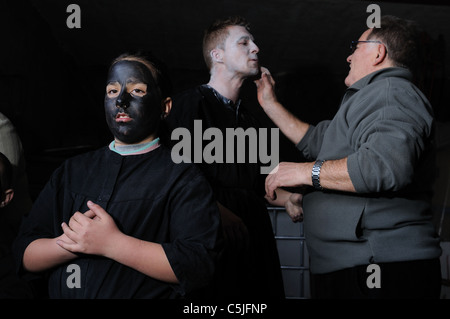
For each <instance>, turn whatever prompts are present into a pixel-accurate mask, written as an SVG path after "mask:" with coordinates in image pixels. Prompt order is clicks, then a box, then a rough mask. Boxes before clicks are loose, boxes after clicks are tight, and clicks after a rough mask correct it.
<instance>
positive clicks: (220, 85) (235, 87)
mask: <svg viewBox="0 0 450 319" xmlns="http://www.w3.org/2000/svg"><path fill="white" fill-rule="evenodd" d="M243 82H244V79H242V78H239V77H231V76H229V77H226V76H221V75H219V74H215V73H212V74H211V78H210V79H209V82H208V85H209V86H211V87H212V88H214V89H215V90H216V91H217V92H219V93H220V94H221V95H223V96H224V97H226V98H227V99H230V100H232V101H233V102H234V103H236V102H237V100H238V99H239V92H240V90H241V86H242V84H243Z"/></svg>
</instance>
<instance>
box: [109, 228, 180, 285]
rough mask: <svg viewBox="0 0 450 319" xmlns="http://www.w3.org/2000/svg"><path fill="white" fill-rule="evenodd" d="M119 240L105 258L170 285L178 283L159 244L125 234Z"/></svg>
mask: <svg viewBox="0 0 450 319" xmlns="http://www.w3.org/2000/svg"><path fill="white" fill-rule="evenodd" d="M118 236H119V237H120V238H118V240H116V241H115V243H116V244H115V245H114V247H113V248H112V249H110V251H109V252H107V253H106V257H108V258H111V259H113V260H115V261H117V262H119V263H121V264H123V265H126V266H128V267H131V268H133V269H135V270H137V271H139V272H142V273H143V274H145V275H147V276H149V277H152V278H155V279H158V280H161V281H165V282H170V283H178V279H177V277H176V276H175V274H174V272H173V270H172V267H171V266H170V263H169V260H168V259H167V256H166V253H165V252H164V249H163V247H162V246H161V245H160V244H157V243H153V242H148V241H143V240H140V239H137V238H134V237H131V236H128V235H125V234H120V235H118Z"/></svg>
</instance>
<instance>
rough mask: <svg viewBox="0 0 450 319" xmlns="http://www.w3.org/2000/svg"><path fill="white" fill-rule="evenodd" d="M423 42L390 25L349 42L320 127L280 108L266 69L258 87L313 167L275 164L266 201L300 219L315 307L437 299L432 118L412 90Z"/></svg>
mask: <svg viewBox="0 0 450 319" xmlns="http://www.w3.org/2000/svg"><path fill="white" fill-rule="evenodd" d="M419 34H420V31H419V29H418V28H417V27H416V25H415V24H414V23H413V22H410V21H405V20H403V19H400V18H397V17H392V16H384V17H382V19H381V28H376V29H375V28H374V29H368V30H366V31H365V32H364V33H363V34H362V35H361V37H360V38H359V39H358V41H354V42H353V43H352V46H351V49H352V51H351V54H350V56H349V57H348V58H347V62H348V63H349V66H350V70H349V73H348V76H347V77H346V79H345V84H346V85H347V86H348V89H347V90H346V92H345V95H344V97H343V99H342V103H341V106H340V108H339V110H338V112H337V113H336V115H335V117H334V118H333V119H332V120H326V121H322V122H320V123H318V124H317V125H309V124H307V123H305V122H302V121H301V120H299V119H297V118H296V117H295V116H293V115H292V114H291V113H290V112H289V111H288V110H286V109H285V108H284V107H283V106H282V105H281V104H280V103H279V102H278V101H277V98H276V96H275V93H274V84H275V82H274V80H273V79H272V78H271V76H270V73H269V72H268V70H265V71H264V72H263V75H262V77H261V79H260V80H257V81H255V82H256V85H257V88H258V99H259V102H260V104H261V106H262V107H263V109H264V111H265V112H266V113H267V115H268V116H269V117H270V118H271V119H272V120H273V121H274V122H275V123H276V124H277V125H278V126H279V127H280V129H281V130H282V132H283V133H284V134H285V135H286V136H287V137H288V138H289V139H290V140H291V141H292V142H293V143H295V144H296V146H297V148H298V149H299V150H300V151H301V152H302V153H303V155H304V156H305V158H307V159H309V160H310V161H309V162H303V163H280V164H279V166H278V167H277V168H276V169H275V170H274V172H273V174H270V175H269V176H268V177H267V179H266V192H267V196H269V197H270V198H272V199H274V198H275V197H276V195H278V197H279V198H278V199H277V200H278V201H279V203H280V204H281V205H285V206H286V207H287V209H288V213H289V214H290V215H291V217H293V220H294V217H298V215H300V214H304V227H305V234H306V242H307V246H308V251H309V254H310V270H311V280H312V288H313V289H312V296H313V297H315V298H439V297H440V287H441V272H440V261H439V257H440V254H441V248H440V244H439V237H438V236H437V235H436V232H435V229H434V227H433V224H432V222H431V204H430V202H431V194H432V183H433V174H434V172H435V169H434V160H433V142H432V137H433V133H432V132H433V123H434V122H433V121H434V120H433V112H432V107H431V105H430V103H429V101H428V100H427V98H426V97H425V95H424V94H423V93H422V92H420V90H419V89H418V88H417V87H416V86H415V85H414V84H413V82H412V80H413V71H414V69H415V66H416V65H417V61H418V59H419V54H418V51H419V44H418V40H417V39H418V36H419ZM302 107H311V106H310V105H305V106H302ZM282 187H302V188H306V189H307V190H306V191H305V193H303V194H291V195H290V196H285V195H286V194H285V190H283V189H282Z"/></svg>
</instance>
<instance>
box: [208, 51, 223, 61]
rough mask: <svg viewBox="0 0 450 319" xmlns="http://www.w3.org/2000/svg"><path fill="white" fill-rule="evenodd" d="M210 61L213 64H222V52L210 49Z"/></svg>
mask: <svg viewBox="0 0 450 319" xmlns="http://www.w3.org/2000/svg"><path fill="white" fill-rule="evenodd" d="M209 54H210V56H211V59H212V61H213V63H214V62H215V63H222V62H223V50H221V49H217V48H216V49H212V50H211V52H209Z"/></svg>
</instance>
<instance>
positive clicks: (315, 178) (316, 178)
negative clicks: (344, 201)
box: [311, 160, 325, 191]
mask: <svg viewBox="0 0 450 319" xmlns="http://www.w3.org/2000/svg"><path fill="white" fill-rule="evenodd" d="M324 162H325V161H324V160H316V162H315V163H314V166H313V169H312V172H311V178H312V184H313V187H314V188H315V189H317V190H320V191H321V190H323V187H322V186H321V185H320V168H321V167H322V164H323V163H324Z"/></svg>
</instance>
